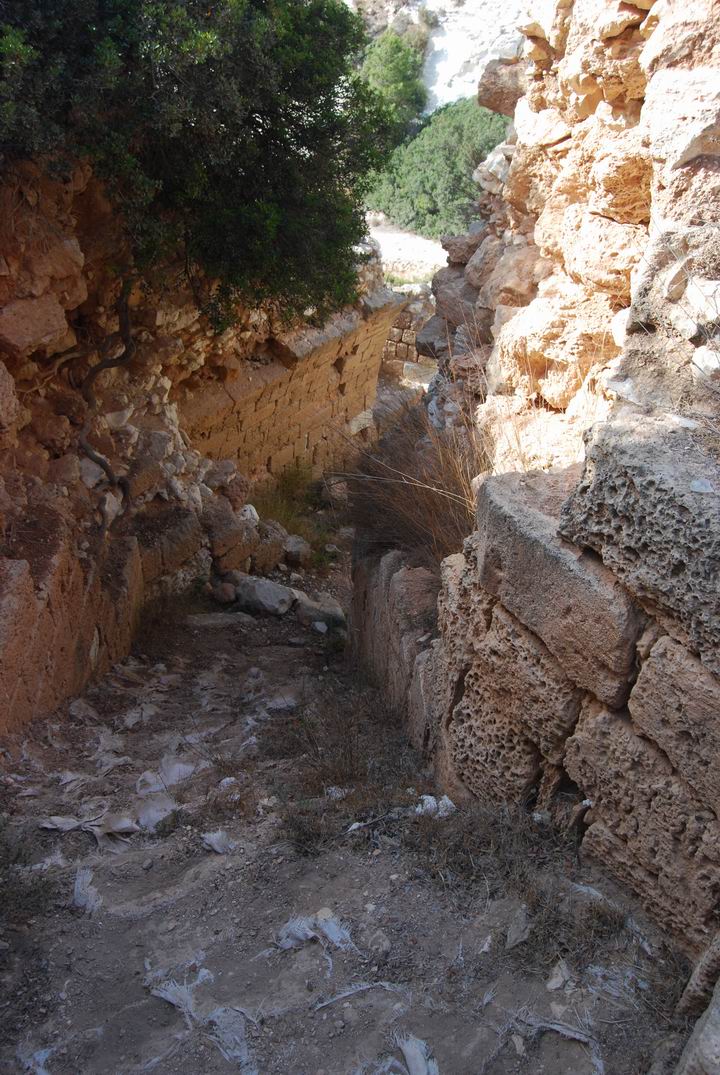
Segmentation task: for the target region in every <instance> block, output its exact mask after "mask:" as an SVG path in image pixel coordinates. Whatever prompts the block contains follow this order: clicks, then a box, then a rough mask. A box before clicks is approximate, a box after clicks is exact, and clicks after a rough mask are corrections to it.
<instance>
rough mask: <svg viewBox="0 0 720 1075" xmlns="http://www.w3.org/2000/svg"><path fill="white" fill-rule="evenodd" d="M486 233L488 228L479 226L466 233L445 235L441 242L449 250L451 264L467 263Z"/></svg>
mask: <svg viewBox="0 0 720 1075" xmlns="http://www.w3.org/2000/svg"><path fill="white" fill-rule="evenodd" d="M485 235H486V229H485V228H484V227H479V228H477V229H476V230H475V231H472V232H468V233H467V234H466V235H443V237H442V238H441V240H440V242H441V244H442V246H443V248H444V249H445V250H447V255H448V261H449V262H450V264H451V265H467V263H468V261H469V260H470V258H471V257H472V256H473V254H474V253H475V251H476V250H477V248H478V247H479V246H480V243H481V242H482V241H483V239H484V238H485Z"/></svg>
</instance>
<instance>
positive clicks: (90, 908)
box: [73, 866, 102, 915]
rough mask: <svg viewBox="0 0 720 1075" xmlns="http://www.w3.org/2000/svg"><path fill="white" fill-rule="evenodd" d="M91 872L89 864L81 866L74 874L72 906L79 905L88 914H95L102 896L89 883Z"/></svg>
mask: <svg viewBox="0 0 720 1075" xmlns="http://www.w3.org/2000/svg"><path fill="white" fill-rule="evenodd" d="M92 879H93V872H92V870H91V869H90V867H89V866H81V867H80V869H79V870H78V872H77V873H76V874H75V888H74V889H73V906H74V907H79V908H80V910H81V911H85V913H86V914H88V915H93V914H95V912H96V911H98V910H99V909H100V907H101V906H102V896H101V895H100V893H99V892H98V890H97V889H96V888H95V886H94V885H93V884H92V883H91V882H92Z"/></svg>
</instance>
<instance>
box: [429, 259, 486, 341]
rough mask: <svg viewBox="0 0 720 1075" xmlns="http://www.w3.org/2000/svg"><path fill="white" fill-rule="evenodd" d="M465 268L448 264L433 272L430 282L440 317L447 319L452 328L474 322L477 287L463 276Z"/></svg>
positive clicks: (472, 324) (471, 325)
mask: <svg viewBox="0 0 720 1075" xmlns="http://www.w3.org/2000/svg"><path fill="white" fill-rule="evenodd" d="M466 272H467V266H466V268H465V270H463V269H462V267H461V266H459V265H448V266H447V268H445V269H440V271H439V272H437V273H436V274H435V276H434V277H433V282H432V290H433V295H434V296H435V304H436V308H437V312H438V314H439V316H440V317H444V318H445V320H446V321H449V322H450V324H451V325H452V326H453V328H457V327H458V326H459V325H466V326H468V327H470V328H472V327H473V326H474V323H475V303H476V301H477V289H476V288H475V287H473V286H472V285H471V284H470V283H468V281H467V280H466V278H465V274H466Z"/></svg>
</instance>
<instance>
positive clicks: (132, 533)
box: [0, 164, 402, 733]
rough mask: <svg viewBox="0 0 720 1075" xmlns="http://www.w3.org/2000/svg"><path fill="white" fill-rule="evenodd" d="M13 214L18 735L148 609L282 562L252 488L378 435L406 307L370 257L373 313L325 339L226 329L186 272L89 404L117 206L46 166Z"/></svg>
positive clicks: (5, 378) (107, 335)
mask: <svg viewBox="0 0 720 1075" xmlns="http://www.w3.org/2000/svg"><path fill="white" fill-rule="evenodd" d="M0 205H1V206H2V221H3V227H4V229H5V233H4V236H3V256H2V257H1V258H0V733H1V732H4V731H7V730H8V729H9V728H12V727H18V726H20V725H21V724H22V723H24V722H25V721H27V720H29V719H30V718H32V717H34V716H38V715H40V714H43V713H46V712H49V711H50V710H52V709H53V708H54V707H55V706H56V705H57V704H58V703H59V702H60V701H62V700H63V699H64V698H65V697H67V696H68V695H71V694H73V693H76V692H78V691H79V690H80V689H81V688H82V687H83V685H84V684H85V682H86V681H87V679H88V678H89V676H90V675H92V674H93V673H94V672H99V671H102V670H103V669H105V668H107V667H108V666H109V664H111V663H112V662H113V661H114V660H116V659H117V658H118V657H120V656H121V655H122V654H124V653H125V652H127V649H128V646H129V644H130V640H131V637H132V633H133V630H134V626H135V622H136V620H137V616H138V613H139V610H140V609H141V607H142V604H143V603H144V601H146V600H147V599H148V597H150V596H153V595H154V594H156V593H157V592H159V591H160V590H163V589H167V588H168V587H172V586H176V587H177V586H182V585H188V584H189V583H190V582H191V581H193V580H194V579H197V578H202V577H205V578H207V577H208V575H209V574H210V572H211V571H215V572H216V573H219V574H222V572H224V571H228V570H231V569H235V568H242V569H250V570H257V571H263V570H267V569H268V567H272V566H274V564H276V563H277V562H278V560H279V559H281V557H282V551H283V543H284V538H285V536H286V535H284V533H283V532H282V531H281V528H278V527H277V526H276V525H275V524H273V523H272V522H271V521H266V522H261V521H259V520H258V519H257V515H256V513H255V512H254V509H252V508H251V507H250V506H246V501H247V498H248V491H249V487H250V483H251V482H252V481H254V480H257V481H264V480H268V479H272V478H273V477H275V476H276V475H277V474H278V473H280V472H281V471H282V470H283V469H284V468H285V467H287V466H290V465H292V464H294V463H302V464H306V465H307V466H308V467H312V468H314V469H315V471H316V472H319V470H320V469H321V468H322V466H323V464H326V463H327V462H329V461H330V460H331V459H341V458H343V457H344V456H345V455H348V454H350V453H351V452H352V446H353V442H354V441H356V440H357V438H358V437H360V438H367V437H369V436H372V433H373V430H372V424H371V416H370V415H369V414H368V408H369V406H370V404H371V402H372V399H373V397H374V392H375V386H376V383H377V377H378V372H379V368H380V361H381V355H382V347H383V343H384V341H385V339H386V337H387V332H388V329H389V326H390V324H391V323H392V321H393V320H394V319H395V317H396V316H397V314H398V312H399V310H400V309H401V307H402V301H401V300H399V298H398V296H394V295H393V294H392V293H390V292H387V291H384V290H383V288H382V276H381V273H380V270H379V266H378V264H377V262H376V261H372V260H371V261H370V262H367V263H365V264H364V265H363V268H362V276H361V285H362V286H361V298H360V300H359V302H358V304H357V306H356V307H354V308H352V309H348V310H345V311H343V312H342V313H340V314H337V315H336V316H335V317H333V318H331V319H330V321H329V322H328V323H327V324H325V325H324V326H322V327H319V328H313V327H310V326H301V327H294V328H288V327H287V326H286V325H283V323H282V322H281V320H279V318H278V317H277V315H276V314H275V313H274V311H272V310H268V309H264V310H254V311H253V310H247V311H244V312H242V313H241V316H240V321H239V324H238V325H236V326H235V327H234V328H232V329H229V330H227V331H226V332H224V333H222V334H221V335H217V334H216V333H215V332H213V330H212V327H211V326H210V325H209V324H208V322H207V320H206V319H205V318H204V317H202V316H201V314H200V312H199V310H198V307H197V305H196V303H195V301H194V297H193V294H192V291H191V288H190V286H189V285H188V283H187V281H186V279H185V277H184V275H183V273H182V272H181V271H180V269H174V268H173V267H169V268H167V269H166V270H165V271H164V272H163V273H161V274H160V273H159V274H157V276H156V277H155V278H153V279H151V280H149V281H147V282H146V284H144V285H143V286H140V285H136V286H135V287H134V288H133V291H132V293H131V296H130V303H129V305H130V323H131V334H132V340H133V344H134V354H133V355H132V359H131V361H130V362H129V364H126V365H123V366H121V367H119V368H113V369H108V370H106V371H105V372H103V373H101V374H100V375H99V377H98V378H97V379H96V381H95V382H94V385H93V392H92V394H91V397H90V399H86V398H84V397H83V394H82V392H81V386H82V384H83V381H84V378H85V376H86V375H87V372H88V370H90V369H91V368H92V367H93V366H94V365H96V364H98V363H99V362H101V361H103V360H106V359H108V358H112V357H113V356H115V355H118V356H119V355H122V354H123V350H124V342H123V339H122V335H121V332H120V327H121V326H120V324H119V319H118V304H117V300H118V295H119V292H120V280H119V277H118V273H117V266H118V265H120V264H121V263H122V259H123V246H122V238H121V235H120V234H119V230H118V227H117V222H116V221H115V220H114V218H113V215H112V213H111V209H110V206H109V204H108V202H107V200H106V199H105V197H104V194H103V191H102V188H101V187H100V185H99V184H98V183H97V182H96V181H95V180H94V178H93V176H92V174H91V172H90V170H89V169H88V168H86V167H78V168H77V169H76V170H75V172H74V174H72V175H71V176H70V177H68V178H66V179H64V180H60V179H55V178H49V177H48V176H46V175H43V174H42V173H41V172H40V171H39V169H38V168H37V167H35V166H34V165H32V164H27V165H24V166H20V167H18V168H17V169H16V170H15V171H14V172H13V173H12V174H11V175H9V176H6V180H5V182H4V184H3V186H2V187H1V188H0ZM93 397H94V398H93ZM83 438H85V439H86V441H87V445H88V446H89V448H90V452H91V454H88V452H87V451H86V450H85V449H84V448H83V447H81V441H82V440H83ZM92 455H94V456H95V458H92ZM98 459H100V460H101V462H100V463H99V462H98ZM103 461H104V463H105V464H106V465H107V466H109V468H110V471H111V473H112V475H114V476H115V477H117V478H120V479H122V484H116V483H114V482H113V481H110V480H109V476H108V473H107V471H106V469H105V467H104V465H103Z"/></svg>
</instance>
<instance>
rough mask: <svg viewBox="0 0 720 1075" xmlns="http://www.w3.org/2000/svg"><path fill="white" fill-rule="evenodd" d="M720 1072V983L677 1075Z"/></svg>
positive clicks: (712, 1074) (682, 1057)
mask: <svg viewBox="0 0 720 1075" xmlns="http://www.w3.org/2000/svg"><path fill="white" fill-rule="evenodd" d="M718 1071H720V982H718V984H717V985H716V986H715V991H714V993H713V995H712V999H711V1001H710V1004H709V1005H708V1008H707V1010H706V1011H705V1012H704V1013H703V1015H701V1016H700V1018H699V1019H698V1021H697V1023H696V1024H695V1026H694V1028H693V1032H692V1034H691V1035H690V1038H689V1039H688V1043H687V1045H686V1046H685V1048H684V1049H683V1054H682V1056H681V1057H680V1062H679V1063H678V1066H677V1067H676V1068H675V1075H717V1072H718Z"/></svg>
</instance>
